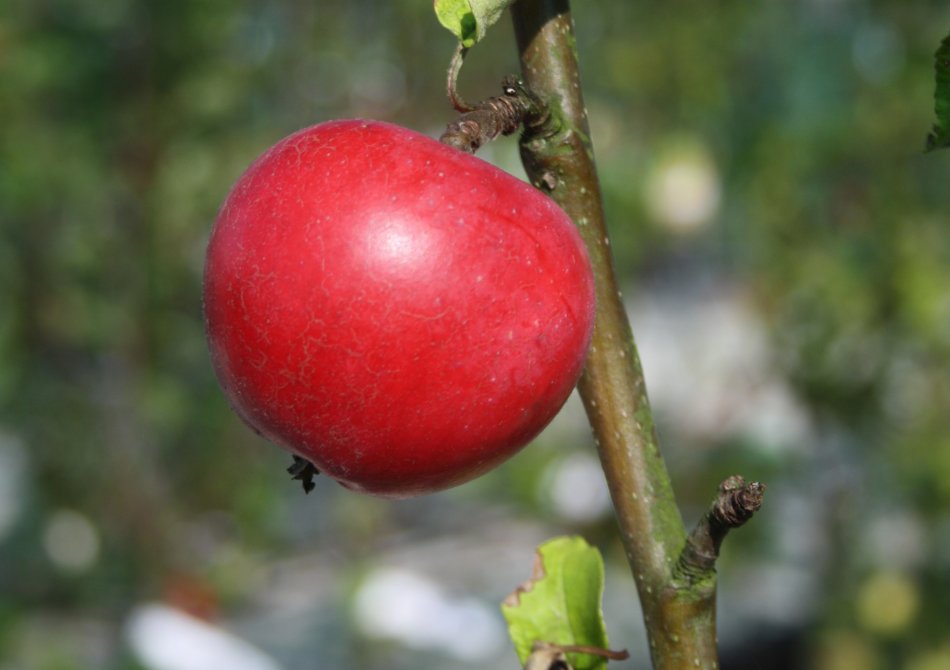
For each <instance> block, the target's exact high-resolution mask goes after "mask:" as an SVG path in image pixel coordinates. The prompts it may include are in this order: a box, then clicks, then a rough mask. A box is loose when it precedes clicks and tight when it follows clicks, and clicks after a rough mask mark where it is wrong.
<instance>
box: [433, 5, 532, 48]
mask: <svg viewBox="0 0 950 670" xmlns="http://www.w3.org/2000/svg"><path fill="white" fill-rule="evenodd" d="M512 2H514V0H434V6H435V15H436V17H437V18H438V19H439V23H441V24H442V25H443V26H445V27H446V28H447V29H448V30H449V32H451V33H452V34H453V35H455V36H456V37H457V38H458V40H459V42H461V43H462V46H463V47H466V48H468V47H471V46H473V45H475V43H477V42H479V41H481V39H482V38H483V37H485V33H486V32H487V31H488V29H489V28H490V27H491V26H492V25H494V24H495V23H497V22H498V19H500V18H501V15H502V14H503V13H504V11H505V10H506V9H507V8H508V6H509V5H510V4H511V3H512Z"/></svg>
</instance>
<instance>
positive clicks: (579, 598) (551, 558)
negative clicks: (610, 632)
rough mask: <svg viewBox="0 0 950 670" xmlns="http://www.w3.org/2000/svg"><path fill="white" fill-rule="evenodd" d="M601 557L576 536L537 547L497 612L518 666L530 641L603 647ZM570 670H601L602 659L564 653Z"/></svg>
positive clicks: (604, 640)
mask: <svg viewBox="0 0 950 670" xmlns="http://www.w3.org/2000/svg"><path fill="white" fill-rule="evenodd" d="M603 592H604V561H603V559H602V558H601V556H600V552H599V551H597V549H596V548H594V547H592V546H590V545H589V544H587V542H585V541H584V539H583V538H580V537H558V538H554V539H553V540H549V541H547V542H545V543H544V544H542V545H541V546H540V547H538V551H537V553H536V555H535V562H534V569H533V570H532V574H531V578H530V579H528V581H527V582H525V583H524V584H522V585H521V586H519V587H518V588H517V589H515V591H514V592H513V593H512V594H511V595H509V596H508V597H507V598H505V601H504V602H503V603H502V606H501V611H502V613H503V614H504V616H505V619H506V620H507V621H508V632H509V634H510V635H511V639H512V641H513V642H514V644H515V650H516V651H517V652H518V658H519V659H521V664H522V665H524V663H525V662H526V661H527V659H528V656H529V655H530V654H531V648H532V646H533V645H534V643H535V642H538V641H541V642H551V643H554V644H559V645H584V646H590V647H599V648H601V649H606V648H607V629H606V627H605V626H604V616H603V612H602V611H601V607H600V602H601V598H602V597H603ZM568 661H569V662H570V664H571V666H572V667H573V668H574V669H575V670H596V669H599V668H603V667H604V666H605V664H606V660H605V659H603V658H599V657H596V656H592V655H589V654H574V653H570V654H568Z"/></svg>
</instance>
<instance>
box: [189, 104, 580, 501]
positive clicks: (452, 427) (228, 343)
mask: <svg viewBox="0 0 950 670" xmlns="http://www.w3.org/2000/svg"><path fill="white" fill-rule="evenodd" d="M204 310H205V322H206V329H207V335H208V341H209V348H210V351H211V359H212V362H213V365H214V369H215V372H216V374H217V376H218V379H219V381H220V383H221V385H222V387H223V389H224V392H225V394H226V395H227V397H228V400H229V402H230V403H231V406H232V407H233V408H234V410H235V412H236V413H237V414H238V415H239V416H241V417H242V418H243V419H244V421H245V422H246V423H247V424H248V425H249V426H250V427H251V428H253V429H254V430H255V431H257V432H258V433H260V434H261V435H262V436H264V437H265V438H267V439H268V440H270V441H272V442H274V443H276V444H277V445H279V446H281V447H283V448H285V449H287V450H288V451H290V452H292V453H294V454H297V455H299V456H301V457H303V458H305V459H307V460H308V461H310V462H311V463H313V464H314V466H316V467H317V468H318V469H319V470H320V471H321V472H322V473H324V474H325V475H327V476H329V477H332V478H333V479H335V480H337V481H339V482H340V483H341V484H343V485H344V486H346V487H348V488H350V489H354V490H357V491H362V492H365V493H369V494H374V495H378V496H384V497H394V498H400V497H410V496H416V495H421V494H425V493H430V492H433V491H437V490H440V489H445V488H448V487H451V486H455V485H458V484H461V483H463V482H466V481H468V480H470V479H472V478H474V477H477V476H478V475H481V474H483V473H485V472H486V471H488V470H490V469H491V468H493V467H495V466H496V465H498V464H499V463H501V462H502V461H503V460H505V459H507V458H508V457H509V456H511V455H512V454H514V453H515V452H516V451H518V450H519V449H520V448H521V447H523V446H524V445H525V444H526V443H528V442H529V441H530V440H531V439H532V438H534V437H535V436H536V435H537V434H538V433H539V432H540V431H541V430H542V429H543V428H544V427H545V426H546V425H547V424H548V423H549V422H550V420H551V419H552V418H553V417H554V415H555V414H556V413H557V412H558V410H559V409H560V408H561V406H562V405H563V404H564V402H565V400H566V399H567V397H568V395H569V394H570V392H571V389H572V388H573V387H574V385H575V384H576V382H577V379H578V377H579V375H580V373H581V369H582V367H583V363H584V359H585V355H586V352H587V349H588V346H589V343H590V338H591V333H592V330H593V324H594V282H593V276H592V272H591V267H590V262H589V259H588V256H587V252H586V250H585V247H584V244H583V242H582V240H581V238H580V236H579V234H578V232H577V230H576V229H575V228H574V225H573V224H572V223H571V221H570V219H569V218H568V217H567V215H566V214H564V212H563V211H562V210H561V209H560V208H558V207H557V205H556V204H555V203H554V202H553V201H552V200H551V199H549V198H548V197H546V196H544V195H542V194H541V193H540V192H538V191H537V190H535V189H533V188H532V187H531V186H529V185H528V184H526V183H524V182H523V181H521V180H519V179H516V178H515V177H513V176H511V175H509V174H507V173H505V172H503V171H501V170H499V169H497V168H495V167H494V166H492V165H490V164H489V163H486V162H485V161H483V160H481V159H479V158H476V157H475V156H472V155H468V154H465V153H462V152H460V151H458V150H456V149H453V148H450V147H447V146H445V145H443V144H440V143H439V142H436V141H435V140H433V139H431V138H429V137H426V136H424V135H421V134H419V133H416V132H413V131H410V130H407V129H405V128H401V127H398V126H394V125H390V124H386V123H381V122H372V121H358V120H345V121H332V122H327V123H323V124H320V125H316V126H312V127H310V128H306V129H304V130H301V131H298V132H297V133H295V134H293V135H291V136H289V137H287V138H285V139H283V140H282V141H280V142H279V143H277V144H276V145H275V146H273V147H272V148H271V149H270V150H268V151H267V152H266V153H264V154H263V155H262V156H261V157H260V158H258V159H257V160H256V161H255V162H254V163H253V164H252V165H251V166H250V167H249V168H248V170H247V171H246V172H245V173H244V174H243V175H242V176H241V177H240V178H239V179H238V181H237V183H236V184H235V185H234V187H233V189H232V190H231V192H230V194H229V195H228V197H227V199H226V201H225V202H224V204H223V206H222V208H221V210H220V212H219V214H218V217H217V221H216V223H215V226H214V229H213V231H212V234H211V239H210V242H209V246H208V251H207V262H206V266H205V275H204Z"/></svg>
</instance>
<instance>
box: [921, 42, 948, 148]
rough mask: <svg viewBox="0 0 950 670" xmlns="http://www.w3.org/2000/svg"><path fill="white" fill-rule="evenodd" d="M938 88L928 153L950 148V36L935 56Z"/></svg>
mask: <svg viewBox="0 0 950 670" xmlns="http://www.w3.org/2000/svg"><path fill="white" fill-rule="evenodd" d="M934 58H935V63H934V69H935V70H936V73H937V87H936V90H935V91H934V110H935V111H936V112H937V122H936V123H935V124H934V128H933V132H931V133H930V134H929V135H928V136H927V151H934V150H936V149H946V148H947V147H950V35H947V36H946V37H945V38H944V39H943V42H941V43H940V48H938V49H937V53H936V54H934Z"/></svg>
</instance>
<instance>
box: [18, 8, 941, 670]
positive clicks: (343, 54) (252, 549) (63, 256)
mask: <svg viewBox="0 0 950 670" xmlns="http://www.w3.org/2000/svg"><path fill="white" fill-rule="evenodd" d="M574 5H575V7H574V12H575V21H576V24H577V30H578V48H579V52H580V57H581V65H582V71H583V76H584V84H585V95H586V96H587V102H588V106H589V111H590V116H591V124H592V129H593V139H594V145H595V150H596V152H597V156H598V159H599V166H600V170H601V178H602V180H603V185H604V191H605V193H604V195H605V202H606V207H607V212H608V216H609V224H610V227H611V231H612V236H613V248H614V251H615V254H616V261H617V268H618V272H619V273H620V275H621V276H622V278H623V282H624V284H625V286H627V287H628V288H627V290H626V292H625V293H626V295H627V296H628V300H629V303H630V312H631V318H632V321H633V327H634V332H635V334H636V335H637V337H638V339H639V340H640V341H641V345H642V354H643V358H644V366H645V368H646V371H647V375H648V382H649V387H650V389H651V393H652V394H653V398H654V402H655V405H656V411H657V414H658V424H659V426H660V432H661V439H662V440H663V443H664V445H665V448H666V453H667V458H668V461H669V465H670V468H671V472H672V476H673V478H674V484H675V486H676V489H677V492H678V495H679V496H680V497H681V500H682V504H683V511H684V515H685V517H686V519H687V523H690V524H691V523H692V522H694V521H695V519H696V518H697V517H698V515H699V514H700V513H701V511H702V509H703V507H704V505H705V504H706V502H707V501H708V499H710V498H711V497H712V495H713V493H714V491H715V487H716V485H717V483H718V482H719V481H720V480H721V479H723V478H724V477H725V476H727V475H730V474H734V473H737V472H738V473H742V474H744V475H745V476H747V477H749V478H755V479H761V480H763V481H765V482H767V483H768V485H769V493H768V498H767V503H766V508H765V509H764V510H763V512H762V513H761V514H760V515H759V516H757V517H756V519H755V520H754V522H753V523H751V524H750V525H749V526H748V527H746V528H744V529H743V530H742V531H741V532H738V533H735V534H734V536H732V537H730V539H729V541H728V543H727V546H726V549H725V555H724V557H723V561H722V563H721V569H720V572H721V574H722V589H721V594H720V604H721V607H720V616H721V628H722V631H721V639H722V643H723V654H724V658H723V667H724V668H733V669H740V668H762V667H768V668H773V669H780V668H815V669H817V670H845V669H851V668H862V669H870V670H875V669H884V668H907V669H909V670H946V669H947V668H950V636H948V633H947V631H948V630H950V599H948V598H947V593H950V235H948V224H950V152H943V153H936V154H930V155H926V156H925V155H923V154H922V153H921V149H922V146H923V139H924V136H925V134H926V133H927V131H928V130H929V128H930V125H931V124H932V122H933V97H932V95H933V84H934V81H933V60H932V58H933V51H934V50H935V49H936V47H937V45H938V43H939V42H940V40H941V38H943V37H944V36H945V35H946V33H947V31H948V30H950V7H948V6H947V4H946V3H943V2H936V1H935V0H916V1H914V2H906V1H901V0H876V1H871V0H802V1H801V2H794V3H737V2H715V3H708V2H699V1H698V0H674V1H672V2H659V1H656V0H642V1H640V2H627V1H621V0H612V1H610V0H575V2H574ZM453 46H454V45H453V41H452V38H451V36H450V35H449V34H448V33H446V32H444V31H443V30H442V29H441V28H440V27H439V26H438V24H437V22H436V20H435V18H434V15H433V14H432V10H431V3H429V2H426V1H424V0H418V1H413V2H380V1H375V2H371V1H369V0H348V1H346V0H323V1H319V2H302V1H300V0H285V1H280V2H254V1H250V0H236V1H234V2H212V1H211V0H191V1H189V2H183V1H180V0H173V1H170V2H145V1H144V0H95V1H94V0H7V1H6V2H4V3H3V4H2V5H0V669H2V670H21V669H23V670H27V669H28V670H72V669H88V668H107V669H119V670H134V669H139V670H190V669H193V668H195V669H197V668H224V667H228V668H231V669H233V670H241V669H242V668H248V669H251V668H260V669H263V670H269V669H277V668H281V669H284V670H291V669H296V668H301V669H302V668H323V667H347V668H367V669H368V668H383V667H385V668H416V667H427V668H456V669H457V668H498V667H516V665H517V662H516V659H515V657H514V654H513V652H512V651H511V650H510V649H509V648H508V645H507V643H506V641H505V640H504V638H503V629H501V628H500V627H501V623H500V621H501V617H500V614H499V613H498V612H497V602H498V601H499V600H500V599H501V598H502V597H503V596H504V595H505V594H506V593H507V592H508V591H510V590H511V589H512V588H513V587H514V586H515V585H516V584H517V583H518V582H519V581H520V580H521V579H523V578H524V577H526V576H527V574H528V572H529V569H530V564H531V551H532V547H533V546H534V545H535V544H536V543H537V542H539V541H541V540H543V539H545V538H546V537H549V536H551V535H555V534H559V533H564V532H579V533H583V534H584V535H585V536H586V537H587V538H588V539H590V540H591V541H593V542H595V543H597V544H599V546H600V547H601V549H602V550H603V552H604V553H605V555H606V557H607V559H608V563H609V567H608V577H607V579H608V596H607V603H606V607H607V612H606V614H607V619H608V625H609V627H610V629H611V633H612V643H613V646H615V647H620V646H626V647H628V648H630V650H631V652H632V653H633V658H632V660H631V661H628V662H626V663H623V664H619V665H618V667H620V668H623V667H640V668H642V667H646V665H645V663H644V660H643V659H644V658H645V656H646V642H645V637H644V634H643V631H642V626H641V624H639V623H638V617H639V613H638V610H637V608H638V606H637V605H636V602H635V597H634V592H633V588H632V585H631V583H630V579H629V576H628V574H627V572H626V567H625V565H624V563H623V556H622V553H621V551H620V548H619V546H618V543H617V540H616V537H615V536H614V526H613V520H612V518H611V513H610V509H609V507H608V506H607V505H606V503H605V498H604V494H603V484H602V481H601V477H600V475H599V473H598V471H597V467H596V463H595V461H594V456H593V454H594V451H593V446H592V441H591V438H590V436H589V434H588V432H587V429H586V426H585V424H584V420H583V415H582V412H581V410H580V409H579V405H578V403H576V401H572V402H571V403H570V404H569V405H568V407H567V408H566V409H565V411H564V413H563V415H562V416H561V417H559V418H558V419H557V420H556V422H555V423H554V424H553V425H552V427H551V428H550V429H549V430H548V431H546V432H545V434H543V435H542V436H541V437H540V438H539V439H538V440H537V442H536V443H535V444H534V445H532V446H530V447H529V448H527V449H526V450H525V451H524V452H522V454H520V455H519V456H517V457H516V458H515V459H513V460H512V461H511V462H509V463H508V464H506V465H505V466H503V467H502V468H500V469H499V470H497V471H496V472H494V473H492V474H490V475H489V476H487V477H485V478H483V479H481V480H479V481H477V482H473V483H471V484H469V485H466V486H463V487H461V488H459V489H456V490H453V491H449V492H446V493H443V494H438V495H435V496H431V497H428V498H424V499H420V500H414V501H405V502H396V503H394V502H385V501H379V500H375V499H367V498H362V497H359V496H356V495H354V494H351V493H348V492H345V491H344V490H343V489H341V488H339V487H337V486H335V485H334V484H332V483H331V482H329V481H322V482H319V484H320V485H319V486H318V490H317V491H316V492H315V493H314V494H312V495H310V496H309V497H304V496H303V494H302V493H301V492H300V490H299V488H298V487H297V486H296V485H295V484H292V483H291V482H290V481H289V479H288V477H287V475H286V473H285V472H284V468H285V467H286V466H287V465H289V459H288V457H286V456H285V455H284V454H282V453H281V452H279V451H278V450H277V449H275V448H272V447H270V446H267V445H265V444H263V443H262V442H261V440H259V439H258V438H256V437H255V436H253V435H252V434H250V432H249V431H247V430H246V429H245V428H244V426H243V425H242V424H241V423H240V422H239V421H238V420H237V419H236V418H235V417H234V416H233V415H232V414H231V412H230V411H229V409H228V408H227V406H226V403H225V401H224V398H223V396H222V395H221V393H220V392H219V390H218V388H217V385H216V382H215V380H214V378H213V374H212V372H211V368H210V365H209V361H208V358H207V354H206V350H205V343H204V336H203V331H202V318H201V304H200V284H201V272H202V263H203V252H204V246H205V243H206V240H207V236H208V232H209V229H210V226H211V223H212V221H213V220H214V216H215V212H216V208H217V206H218V204H219V203H220V202H221V200H222V199H223V198H224V196H225V194H226V192H227V189H228V188H229V186H230V184H231V183H232V182H233V180H234V179H235V178H236V177H237V176H238V175H239V174H240V172H241V171H242V170H243V169H244V168H245V167H246V166H247V164H248V163H249V162H250V161H251V160H252V159H253V158H254V157H255V156H256V155H257V154H259V153H260V152H261V151H263V150H264V149H265V148H266V147H268V146H269V145H270V144H272V143H274V142H275V141H276V140H277V139H279V138H280V137H282V136H284V135H286V134H288V133H289V132H291V131H293V130H295V129H297V128H299V127H302V126H305V125H309V124H311V123H316V122H319V121H323V120H327V119H331V118H339V117H354V116H362V117H372V118H378V119H384V120H389V121H394V122H397V123H400V124H403V125H406V126H409V127H412V128H415V129H418V130H421V131H423V132H428V133H430V134H433V135H437V134H438V133H439V132H440V128H441V127H443V126H444V124H445V123H446V122H447V121H449V120H450V119H451V118H452V113H451V109H450V107H449V105H448V103H447V102H446V99H445V96H444V91H443V86H444V71H445V66H446V65H447V63H448V59H449V56H450V54H451V50H452V48H453ZM516 67H517V59H516V54H515V49H514V45H513V40H512V37H511V35H510V31H509V30H507V26H506V25H505V24H504V23H502V24H500V25H499V26H498V27H496V28H495V29H494V31H493V32H491V33H490V34H489V36H488V38H487V39H486V41H485V42H484V43H483V44H482V45H480V46H479V47H477V48H476V49H475V50H474V51H473V52H472V53H471V55H470V57H469V59H468V61H467V63H466V66H465V68H464V70H463V73H462V77H461V88H462V92H463V94H464V95H465V96H466V97H468V98H470V99H475V98H478V97H487V96H488V95H494V94H495V93H496V91H497V90H498V82H499V81H500V79H501V77H502V76H503V75H504V74H506V73H508V72H511V71H514V70H516ZM482 155H483V157H485V158H486V159H489V160H492V161H494V162H496V163H497V164H499V165H501V166H502V167H504V168H505V169H508V170H511V171H512V172H515V173H517V174H522V173H521V172H520V167H519V165H518V161H517V148H516V144H515V142H514V140H513V139H507V140H502V141H499V142H498V143H496V144H495V145H493V146H491V147H489V148H487V149H486V150H485V151H484V152H483V154H482ZM189 636H190V637H189ZM216 645H217V646H216ZM229 645H230V646H229ZM242 645H244V646H242ZM215 650H217V652H215ZM228 650H230V651H228ZM215 653H217V654H218V655H217V656H215V655H214V654H215ZM227 653H231V654H234V656H226V654H227ZM225 658H228V659H230V660H228V661H225V660H223V659H225ZM208 659H211V660H208ZM235 659H237V660H235Z"/></svg>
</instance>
